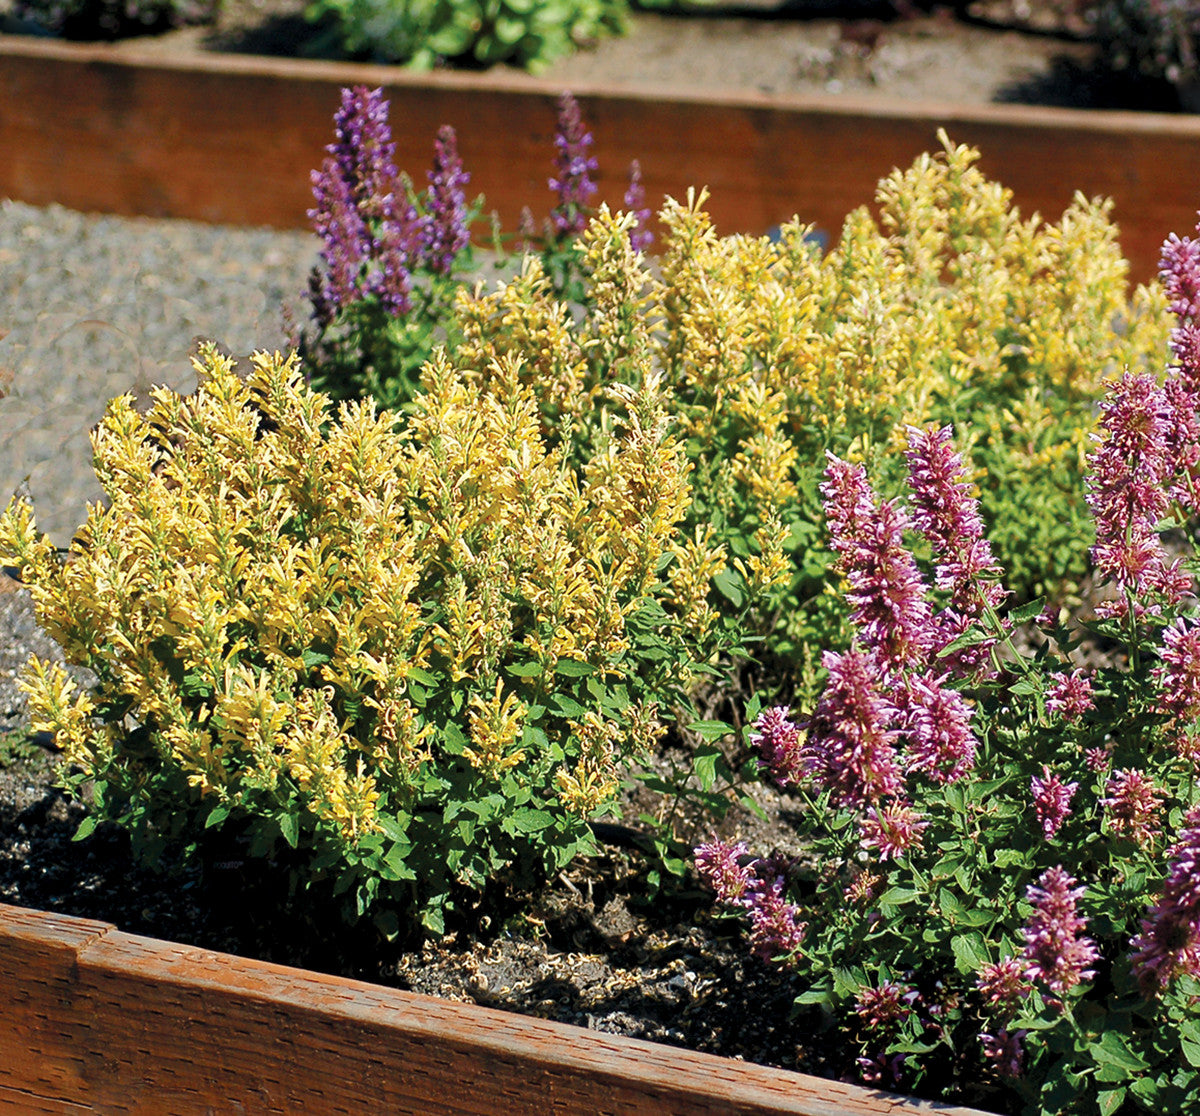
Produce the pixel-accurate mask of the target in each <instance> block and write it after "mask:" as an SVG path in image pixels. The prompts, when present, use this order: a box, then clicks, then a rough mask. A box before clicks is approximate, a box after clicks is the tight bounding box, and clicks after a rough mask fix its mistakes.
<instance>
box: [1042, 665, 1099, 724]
mask: <svg viewBox="0 0 1200 1116" xmlns="http://www.w3.org/2000/svg"><path fill="white" fill-rule="evenodd" d="M1050 682H1051V685H1050V688H1049V689H1048V690H1047V691H1046V711H1047V712H1048V713H1061V714H1062V717H1063V720H1064V721H1074V720H1077V719H1078V718H1079V717H1082V716H1083V715H1084V713H1086V712H1087V711H1088V710H1089V709H1091V708H1093V706H1094V705H1095V702H1094V701H1093V700H1092V683H1091V679H1089V678H1088V676H1087V675H1086V674H1085V673H1084V672H1083V671H1082V670H1073V671H1071V673H1070V674H1067V673H1066V671H1056V672H1055V673H1053V674H1051V675H1050Z"/></svg>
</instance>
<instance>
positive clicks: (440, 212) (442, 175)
mask: <svg viewBox="0 0 1200 1116" xmlns="http://www.w3.org/2000/svg"><path fill="white" fill-rule="evenodd" d="M433 150H434V156H433V169H432V170H430V171H429V172H428V175H429V195H428V197H429V206H428V208H429V219H428V224H427V225H426V228H425V245H424V255H425V261H426V263H427V264H428V265H429V268H430V270H431V271H434V272H436V273H437V274H439V275H449V274H450V273H451V272H452V271H453V270H454V261H455V260H456V259H458V254H459V253H460V252H461V251H462V250H463V249H464V248H465V247H466V246H467V242H468V241H469V240H470V239H471V237H470V233H469V232H468V231H467V195H466V193H465V191H464V190H463V187H464V186H465V185H466V184H467V183H468V182H470V180H471V176H470V175H469V174H468V173H467V172H466V171H465V170H463V165H462V159H461V158H459V154H458V136H457V135H456V134H455V131H454V129H453V128H451V127H450V125H449V124H445V125H443V126H442V127H441V128H440V129H438V134H437V139H436V140H435V141H434V145H433Z"/></svg>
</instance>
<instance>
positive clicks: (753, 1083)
mask: <svg viewBox="0 0 1200 1116" xmlns="http://www.w3.org/2000/svg"><path fill="white" fill-rule="evenodd" d="M0 997H2V1000H3V1004H4V1008H3V1011H2V1012H0V1111H9V1112H16V1113H21V1114H30V1113H85V1112H86V1113H98V1112H104V1113H108V1112H121V1113H148V1114H153V1116H165V1114H169V1113H180V1114H193V1113H235V1112H236V1113H239V1114H244V1116H255V1114H259V1113H262V1114H266V1113H286V1114H289V1116H290V1114H293V1113H313V1114H319V1116H324V1114H326V1113H346V1114H350V1113H353V1114H355V1116H358V1114H360V1113H378V1114H380V1116H397V1114H401V1113H413V1114H419V1116H511V1114H518V1113H521V1114H524V1113H529V1114H530V1116H533V1114H537V1116H542V1114H551V1113H561V1114H578V1116H629V1114H634V1113H638V1114H642V1113H644V1114H646V1116H702V1114H703V1116H716V1114H718V1113H727V1114H734V1113H736V1114H738V1116H769V1114H784V1113H793V1114H805V1116H835V1114H836V1116H880V1114H883V1113H893V1114H894V1113H912V1114H913V1116H933V1114H935V1113H939V1114H941V1116H972V1114H974V1116H982V1114H980V1113H977V1112H975V1111H974V1110H972V1109H966V1108H956V1107H953V1106H950V1105H941V1104H932V1103H928V1102H919V1101H913V1100H910V1099H906V1098H903V1097H898V1096H895V1095H892V1094H887V1093H882V1092H878V1091H870V1090H867V1089H863V1088H859V1087H856V1086H853V1085H846V1084H842V1083H839V1082H834V1081H826V1080H822V1079H820V1078H815V1077H809V1076H805V1075H802V1074H797V1073H787V1072H784V1071H782V1070H773V1069H767V1068H764V1067H762V1066H755V1065H751V1064H748V1063H745V1062H739V1061H734V1060H732V1059H726V1058H716V1057H713V1056H711V1055H706V1054H694V1053H691V1052H689V1051H683V1050H677V1049H673V1048H671V1047H666V1046H659V1045H656V1044H654V1043H648V1042H641V1041H637V1040H633V1039H626V1038H621V1037H619V1036H614V1035H607V1034H601V1033H598V1032H596V1031H589V1030H584V1029H582V1028H579V1027H571V1026H567V1025H566V1024H561V1023H552V1022H547V1021H545V1020H541V1019H532V1018H526V1017H524V1016H519V1015H513V1014H509V1013H506V1012H501V1011H496V1010H494V1009H489V1008H482V1007H477V1006H475V1005H473V1004H459V1003H451V1002H447V1001H443V1000H438V999H435V998H433V997H429V996H420V995H415V994H411V993H405V992H397V991H393V990H390V989H386V988H381V987H378V986H376V985H371V984H364V983H361V982H358V981H352V980H344V979H341V978H338V977H330V976H323V975H319V974H316V973H310V972H304V971H301V970H297V969H289V968H285V967H283V966H280V965H271V964H266V963H264V962H260V961H249V960H246V959H244V958H239V957H232V956H229V955H226V954H219V953H213V952H209V951H206V950H202V949H195V948H192V947H188V946H179V945H172V944H169V943H166V942H159V941H153V940H151V939H149V938H141V937H135V936H134V935H131V934H125V933H122V932H120V931H118V930H116V929H115V928H114V927H112V926H110V925H107V924H106V923H102V922H95V921H91V920H88V919H79V918H70V917H67V916H64V915H55V914H46V913H42V912H38V911H29V910H25V909H22V908H18V907H11V906H5V905H3V904H0Z"/></svg>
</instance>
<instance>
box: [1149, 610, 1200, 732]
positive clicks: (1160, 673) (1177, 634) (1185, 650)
mask: <svg viewBox="0 0 1200 1116" xmlns="http://www.w3.org/2000/svg"><path fill="white" fill-rule="evenodd" d="M1159 654H1160V655H1161V657H1162V665H1161V666H1158V667H1155V668H1154V671H1153V676H1154V680H1155V682H1157V683H1158V689H1159V698H1158V711H1159V712H1160V713H1163V714H1164V715H1166V716H1168V717H1170V718H1171V719H1172V722H1173V724H1174V727H1175V729H1176V733H1177V737H1176V739H1177V743H1178V744H1180V745H1183V751H1184V752H1185V753H1186V754H1188V755H1192V754H1194V752H1195V750H1196V746H1195V745H1194V743H1193V742H1192V739H1191V737H1190V734H1188V733H1187V732H1186V729H1187V727H1188V726H1189V725H1190V724H1191V723H1192V722H1193V721H1195V719H1196V718H1197V716H1200V625H1195V624H1193V625H1189V624H1188V623H1187V622H1186V621H1185V620H1184V619H1183V618H1182V617H1177V618H1176V619H1175V620H1173V621H1172V622H1171V623H1170V624H1168V625H1167V627H1166V630H1165V631H1164V632H1163V645H1162V648H1161V650H1160V652H1159Z"/></svg>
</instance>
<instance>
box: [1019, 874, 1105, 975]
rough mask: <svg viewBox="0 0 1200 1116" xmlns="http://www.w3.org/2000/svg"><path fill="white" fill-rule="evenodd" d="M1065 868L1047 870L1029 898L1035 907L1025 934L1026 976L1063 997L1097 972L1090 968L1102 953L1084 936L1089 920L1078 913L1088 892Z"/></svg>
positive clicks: (1031, 889)
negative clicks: (1076, 911)
mask: <svg viewBox="0 0 1200 1116" xmlns="http://www.w3.org/2000/svg"><path fill="white" fill-rule="evenodd" d="M1084 890H1085V889H1084V888H1082V887H1076V886H1075V881H1074V880H1073V879H1072V878H1071V877H1070V876H1069V875H1068V874H1067V873H1066V872H1064V871H1063V869H1062V867H1061V866H1058V867H1055V868H1047V869H1046V871H1045V872H1043V873H1042V875H1041V878H1040V879H1039V880H1038V883H1037V886H1034V885H1032V884H1031V885H1030V886H1029V888H1028V890H1027V892H1026V895H1027V898H1028V899H1029V901H1030V903H1032V904H1033V917H1032V918H1031V919H1030V920H1029V924H1028V925H1027V926H1026V927H1025V929H1024V930H1023V931H1022V933H1023V934H1024V937H1025V962H1026V964H1025V975H1026V976H1027V977H1028V978H1029V979H1030V980H1040V981H1044V982H1045V984H1046V985H1047V986H1048V987H1049V988H1050V990H1051V992H1054V993H1056V994H1058V995H1062V994H1063V993H1064V992H1067V991H1069V990H1070V989H1072V988H1074V987H1075V986H1076V985H1077V984H1079V983H1081V982H1082V981H1085V980H1091V978H1092V977H1093V976H1095V975H1096V974H1095V972H1094V971H1093V970H1091V969H1088V968H1087V966H1088V965H1090V964H1091V963H1092V962H1093V961H1095V960H1096V958H1097V957H1098V956H1099V954H1098V953H1097V951H1096V946H1095V943H1094V942H1093V941H1092V940H1091V939H1090V938H1086V937H1083V936H1082V931H1083V930H1084V929H1085V928H1086V926H1087V920H1086V919H1083V918H1080V917H1079V915H1077V914H1076V913H1075V904H1076V902H1077V901H1078V900H1079V898H1080V896H1081V895H1083V893H1084Z"/></svg>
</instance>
